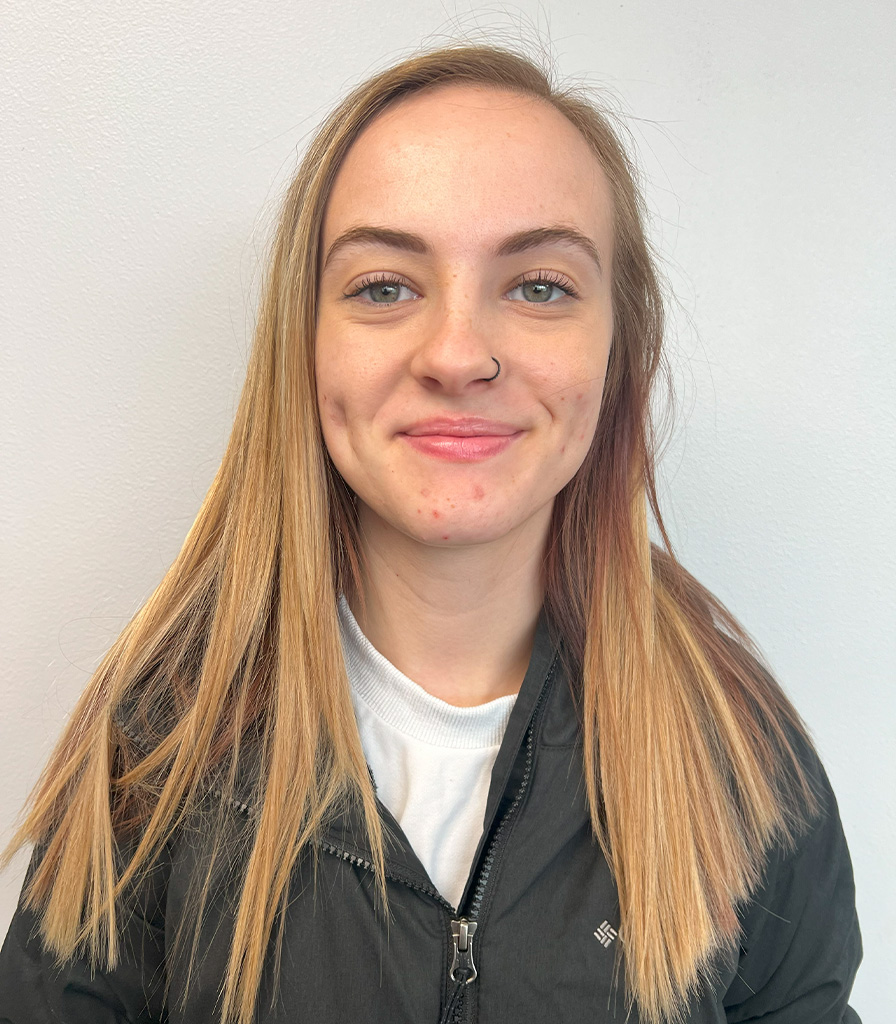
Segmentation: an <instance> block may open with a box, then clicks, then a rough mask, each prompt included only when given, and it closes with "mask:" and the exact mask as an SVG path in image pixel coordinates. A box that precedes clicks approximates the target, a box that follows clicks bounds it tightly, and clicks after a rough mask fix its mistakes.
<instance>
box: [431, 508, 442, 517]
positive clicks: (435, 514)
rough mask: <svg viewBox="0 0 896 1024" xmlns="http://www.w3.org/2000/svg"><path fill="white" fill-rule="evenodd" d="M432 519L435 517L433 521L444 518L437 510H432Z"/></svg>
mask: <svg viewBox="0 0 896 1024" xmlns="http://www.w3.org/2000/svg"><path fill="white" fill-rule="evenodd" d="M432 517H433V519H441V518H442V517H441V515H440V514H439V513H438V512H437V511H436V510H435V509H433V510H432Z"/></svg>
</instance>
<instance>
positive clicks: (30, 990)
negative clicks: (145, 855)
mask: <svg viewBox="0 0 896 1024" xmlns="http://www.w3.org/2000/svg"><path fill="white" fill-rule="evenodd" d="M166 877H167V870H166V862H164V861H162V860H160V861H159V862H158V863H157V865H156V866H155V867H154V868H153V870H152V871H151V873H150V875H149V876H148V878H147V879H146V881H145V883H144V884H143V885H142V886H141V888H140V890H139V892H135V893H134V898H133V900H132V901H130V902H129V906H127V907H125V908H123V909H122V914H123V915H125V916H124V919H123V920H122V923H121V929H122V930H121V955H120V957H119V962H118V964H117V965H116V966H115V967H114V968H113V969H111V970H100V969H97V968H94V967H93V966H92V965H91V963H90V962H89V961H88V959H87V958H86V957H80V956H78V957H75V958H74V959H72V960H69V961H66V962H65V963H61V964H60V963H58V962H57V959H56V957H55V955H54V954H53V953H52V952H50V951H49V950H48V949H47V948H46V947H45V946H44V944H43V942H42V941H41V938H40V932H39V928H38V920H37V917H36V915H35V914H34V913H33V912H32V911H31V910H29V909H28V908H27V907H26V906H25V905H24V902H23V901H21V900H20V902H19V907H18V909H17V910H16V913H15V916H14V917H13V920H12V924H11V925H10V928H9V933H8V935H7V936H6V941H5V942H4V944H3V949H2V951H0V1024H50V1022H53V1024H162V1022H164V1021H167V1019H168V1014H167V1011H166V1009H165V926H164V881H165V878H166Z"/></svg>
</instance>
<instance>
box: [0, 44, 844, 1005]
mask: <svg viewBox="0 0 896 1024" xmlns="http://www.w3.org/2000/svg"><path fill="white" fill-rule="evenodd" d="M661 337H662V310H661V301H660V293H659V289H658V285H657V280H656V276H655V271H654V267H653V264H652V260H651V256H650V252H649V247H648V244H647V242H646V240H645V237H644V231H643V226H642V220H641V202H640V198H639V195H638V192H637V189H636V186H635V184H634V177H633V171H632V168H631V166H630V164H629V161H628V159H627V157H626V155H625V152H624V150H623V149H622V147H621V146H620V143H619V141H618V140H617V138H616V137H615V135H614V134H613V131H612V129H611V127H610V125H609V124H608V122H607V120H606V118H605V117H604V116H602V115H601V114H600V113H599V112H598V111H597V110H595V109H594V107H593V106H591V105H590V104H589V103H588V102H587V101H585V100H584V99H582V98H580V97H578V96H576V95H575V94H573V93H565V92H563V91H560V90H557V89H555V88H554V87H552V85H551V84H550V83H549V81H548V80H547V79H546V78H545V76H544V75H543V74H542V72H541V71H540V70H539V69H538V68H537V67H535V66H534V65H533V64H532V63H530V62H529V61H528V60H526V59H524V58H522V57H519V56H517V55H514V54H511V53H508V52H505V51H502V50H498V49H492V48H488V47H456V48H450V49H447V50H442V51H437V52H433V53H429V54H426V55H423V56H421V57H417V58H414V59H412V60H409V61H406V62H403V63H401V64H399V65H397V66H395V67H393V68H391V69H389V70H388V71H386V72H384V73H383V74H381V75H379V76H377V77H375V78H373V79H371V80H370V81H368V82H367V83H365V84H364V85H362V86H361V87H360V88H359V89H357V90H356V91H355V92H354V93H353V94H352V95H351V96H350V97H349V98H348V99H347V100H346V101H345V102H344V103H343V104H342V105H341V106H340V107H339V108H338V109H337V110H336V112H335V113H334V114H333V115H332V116H331V117H330V119H329V120H328V121H327V123H326V124H325V125H324V127H323V128H322V129H321V131H320V132H319V134H318V135H317V137H316V139H315V140H314V142H313V143H312V145H311V147H310V149H309V151H308V154H307V156H306V158H305V160H304V162H303V164H302V167H301V169H300V171H299V173H298V175H297V177H296V179H295V181H294V182H293V184H292V186H291V188H290V191H289V194H288V196H287V199H286V203H285V206H284V211H283V216H282V219H281V222H280V227H279V232H278V235H277V239H276V242H275V247H274V252H273V259H272V263H271V267H270V271H269V275H268V279H267V282H266V289H265V294H264V299H263V302H262V307H261V310H260V316H259V325H258V333H257V338H256V343H255V347H254V351H253V356H252V362H251V365H250V369H249V375H248V380H247V383H246V386H245V390H244V393H243V398H242V401H241V404H240V407H239V411H238V413H237V418H236V423H235V426H234V430H233V434H232V437H231V440H230V444H229V446H228V449H227V452H226V454H225V457H224V460H223V463H222V466H221V469H220V471H219V473H218V475H217V477H216V479H215V482H214V484H213V485H212V488H211V490H210V492H209V494H208V496H207V498H206V500H205V503H204V504H203V507H202V509H201V511H200V513H199V516H198V518H197V520H196V523H195V525H194V527H193V529H192V530H191V532H190V534H189V536H188V537H187V540H186V543H185V545H184V548H183V550H182V552H181V554H180V555H179V557H178V559H177V561H176V562H175V564H174V566H173V567H172V569H171V570H170V572H169V573H168V575H167V576H166V578H165V580H164V581H163V582H162V584H161V586H160V587H159V589H158V590H157V591H156V593H155V594H154V595H153V596H152V597H151V598H150V600H149V601H148V602H147V604H146V606H145V607H144V608H143V609H142V610H141V612H140V613H139V614H138V615H137V617H136V618H135V619H134V620H133V622H132V623H131V624H130V625H129V626H128V628H127V629H126V630H125V632H124V633H123V634H122V636H121V638H120V639H119V640H118V642H117V643H116V645H115V646H114V647H113V649H112V651H111V652H110V654H109V655H108V657H107V658H106V659H105V661H104V662H103V664H102V665H101V666H100V668H99V670H98V671H97V673H96V676H95V678H94V680H93V681H92V684H91V686H90V687H89V689H88V691H87V693H86V694H85V695H84V697H83V699H82V702H81V704H80V705H79V707H78V709H77V710H76V712H75V714H74V716H73V718H72V721H71V723H70V725H69V727H68V728H67V730H66V733H65V735H64V736H63V738H62V740H61V741H60V744H59V747H58V748H57V751H56V753H55V754H54V756H53V758H52V759H51V762H50V764H49V766H48V768H47V770H46V772H45V774H44V776H43V778H42V780H41V782H40V783H39V785H38V787H37V790H36V793H35V795H34V798H33V803H32V806H31V810H30V813H29V816H28V818H27V820H26V821H25V824H24V825H23V828H22V830H21V831H20V833H19V834H18V835H17V836H16V838H15V840H14V843H13V848H16V847H18V846H20V845H21V844H23V843H25V842H29V841H30V842H33V843H34V844H35V846H36V853H35V857H34V859H33V862H32V870H31V872H30V875H29V879H28V881H27V883H26V889H25V892H24V896H23V902H22V904H21V905H20V908H19V911H18V913H17V915H16V918H15V920H14V922H13V925H12V927H11V929H10V934H9V936H8V938H7V942H6V944H5V946H4V949H3V954H2V958H0V1017H2V1018H3V1019H6V1020H9V1021H12V1022H14V1024H20V1022H24V1021H29V1022H32V1021H45V1020H46V1021H49V1020H54V1021H56V1020H61V1021H66V1022H76V1021H91V1022H94V1021H161V1020H170V1021H212V1020H222V1021H239V1022H240V1024H248V1022H249V1021H252V1020H257V1021H265V1022H268V1021H279V1020H290V1021H293V1020H306V1019H307V1020H333V1021H349V1020H352V1021H354V1020H370V1019H373V1020H390V1021H408V1022H411V1021H413V1022H419V1021H442V1022H449V1021H474V1020H481V1021H483V1022H485V1021H491V1022H497V1021H501V1022H508V1024H510V1022H514V1024H515V1022H519V1021H522V1020H543V1019H548V1018H552V1019H559V1020H577V1021H578V1020H595V1021H609V1020H617V1019H618V1020H623V1019H626V1018H627V1017H629V1015H630V1016H631V1019H633V1020H637V1019H640V1020H643V1021H649V1022H660V1021H667V1020H675V1019H678V1020H681V1021H688V1022H698V1021H699V1022H710V1021H713V1022H717V1021H723V1020H729V1021H749V1020H758V1019H759V1018H762V1019H763V1020H764V1021H766V1022H773V1021H775V1022H777V1021H780V1022H782V1024H783V1022H785V1021H786V1022H788V1024H797V1022H806V1024H808V1022H810V1021H811V1022H831V1024H833V1022H840V1021H855V1020H857V1017H856V1015H855V1014H854V1012H853V1011H852V1010H850V1009H849V1007H848V1006H847V999H848V995H849V990H850V986H851V983H852V978H853V975H854V973H855V969H856V967H857V964H858V961H859V958H860V940H859V933H858V928H857V924H856V921H855V909H854V899H853V889H852V878H851V868H850V864H849V857H848V853H847V850H846V846H845V842H844V839H843V835H842V830H841V827H840V823H839V819H838V816H837V812H836V804H835V802H834V799H833V795H832V794H831V792H830V788H829V786H828V783H827V781H826V779H825V776H824V773H823V771H822V769H821V767H820V765H819V763H818V761H817V758H816V756H815V754H814V752H813V751H812V747H811V744H810V742H809V740H808V739H807V737H806V734H805V731H804V729H803V727H802V725H801V723H800V720H799V718H798V716H797V714H796V713H795V711H794V710H793V709H792V707H791V706H790V704H789V703H788V701H787V700H786V698H785V697H784V695H783V694H782V692H781V691H780V689H779V688H778V687H777V685H776V684H775V682H774V681H773V680H772V679H771V678H770V677H769V675H768V674H767V673H766V672H765V671H764V670H763V669H762V668H761V666H760V665H759V663H758V661H757V660H756V659H755V657H754V656H753V654H752V653H751V650H750V646H749V643H748V641H747V639H746V637H745V636H744V634H743V632H742V631H741V629H740V628H739V627H738V625H737V624H736V623H735V622H734V621H733V620H732V618H731V616H730V615H729V614H728V613H727V612H726V611H725V610H724V609H723V608H722V607H721V606H720V605H719V603H718V602H717V601H716V600H715V599H714V598H713V597H712V596H711V595H710V594H709V593H707V592H706V591H705V590H704V589H703V588H701V587H700V585H699V584H698V583H697V582H696V581H695V580H694V579H693V578H692V577H690V576H689V575H688V574H687V573H686V572H685V571H684V569H682V568H681V567H680V566H679V565H678V564H677V563H676V561H675V560H674V559H673V558H672V556H671V555H670V554H669V553H667V552H665V551H661V550H660V549H658V548H655V547H652V546H651V543H650V541H649V539H648V529H647V524H648V510H650V511H651V512H652V513H653V515H654V517H655V520H656V522H657V524H658V525H659V527H660V532H661V533H662V520H661V518H660V515H659V510H658V509H657V504H656V495H655V488H654V476H653V471H654V470H653V449H652V434H651V431H650V425H649V406H648V401H649V394H650V387H651V384H652V382H653V380H654V377H655V375H656V372H657V367H658V364H659V359H660V344H661ZM663 536H665V535H664V534H663Z"/></svg>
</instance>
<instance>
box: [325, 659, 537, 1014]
mask: <svg viewBox="0 0 896 1024" xmlns="http://www.w3.org/2000/svg"><path fill="white" fill-rule="evenodd" d="M553 669H554V666H553V665H552V666H551V669H550V670H549V671H548V675H547V678H546V680H545V683H544V686H543V687H542V690H541V694H540V695H539V697H538V700H537V701H536V702H535V707H534V709H533V711H532V717H531V719H530V721H529V726H528V728H527V730H526V738H525V741H524V742H525V745H526V764H525V768H524V769H523V777H522V779H521V780H520V784H519V786H518V787H517V791H516V794H515V795H514V798H513V801H512V803H511V804H510V806H509V807H508V808H507V809H506V810H505V812H504V814H503V815H502V816H501V820H500V821H499V822H498V824H497V826H496V827H495V828H494V830H493V831H492V834H491V836H490V837H489V841H488V846H487V847H486V852H485V856H484V857H483V858H482V860H481V862H480V866H479V870H478V873H477V875H476V885H475V887H474V889H473V895H472V898H471V899H470V901H469V911H468V912H467V914H466V915H464V916H461V917H458V916H456V915H457V910H456V909H455V908H454V907H452V906H451V904H450V903H449V902H448V901H447V900H446V899H445V897H444V896H442V894H441V893H440V892H439V891H438V890H437V889H434V888H433V887H431V886H425V885H418V884H417V883H415V882H412V881H409V880H408V879H407V878H404V877H402V876H401V875H396V874H393V873H391V872H389V871H386V878H390V879H392V880H393V881H395V882H400V883H401V884H402V885H406V886H408V888H410V889H415V890H416V891H417V892H421V893H425V894H426V895H427V896H430V897H432V898H433V899H434V900H435V901H436V902H437V903H439V904H440V905H441V906H442V907H444V908H445V909H446V910H447V911H449V913H450V915H451V916H450V920H449V929H450V932H451V949H452V958H451V967H450V969H449V972H448V977H449V980H450V981H451V982H453V983H454V988H453V989H452V990H451V991H450V992H449V994H448V999H447V1001H446V1003H445V1009H444V1011H443V1013H442V1016H441V1018H440V1019H439V1024H460V1022H461V1020H462V1014H463V1008H464V993H465V991H466V987H467V985H469V984H471V983H472V982H473V981H475V980H476V978H477V977H478V976H479V972H478V971H477V969H476V963H475V961H474V959H473V937H474V935H475V934H476V931H477V929H478V928H479V921H478V917H479V914H480V912H481V910H482V901H483V898H484V896H485V891H486V887H487V886H488V882H489V877H490V875H491V872H492V868H493V867H494V865H495V861H496V860H497V858H498V854H499V852H500V851H501V849H502V848H503V845H504V843H505V842H506V840H507V826H508V824H509V822H510V821H511V819H512V818H513V816H514V814H515V813H516V811H517V809H518V808H519V805H520V803H521V802H522V799H523V795H524V794H525V792H526V789H527V788H528V786H529V780H530V778H531V776H532V761H533V756H534V747H535V726H536V724H537V722H538V714H539V712H540V710H541V706H542V704H543V703H544V700H545V697H546V695H547V692H548V689H549V685H548V684H549V683H550V681H551V677H552V676H553ZM318 845H319V847H320V849H321V850H323V851H324V852H325V853H329V854H332V855H333V856H335V857H339V858H340V859H341V860H344V861H346V862H347V863H349V864H352V865H354V866H355V867H360V868H363V869H364V870H366V871H372V870H373V863H372V862H371V861H369V860H365V859H364V858H363V857H358V856H356V855H355V854H353V853H351V852H350V851H348V850H344V849H342V847H339V846H336V845H334V844H333V843H327V842H323V841H322V842H320V843H319V844H318Z"/></svg>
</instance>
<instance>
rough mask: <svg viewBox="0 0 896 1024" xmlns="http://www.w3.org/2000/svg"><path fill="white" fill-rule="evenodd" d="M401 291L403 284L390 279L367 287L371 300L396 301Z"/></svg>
mask: <svg viewBox="0 0 896 1024" xmlns="http://www.w3.org/2000/svg"><path fill="white" fill-rule="evenodd" d="M400 293H401V285H398V284H393V283H391V282H389V281H381V282H380V283H379V284H372V285H369V286H368V288H367V294H368V295H369V296H370V300H371V302H395V301H397V299H398V296H399V294H400Z"/></svg>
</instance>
